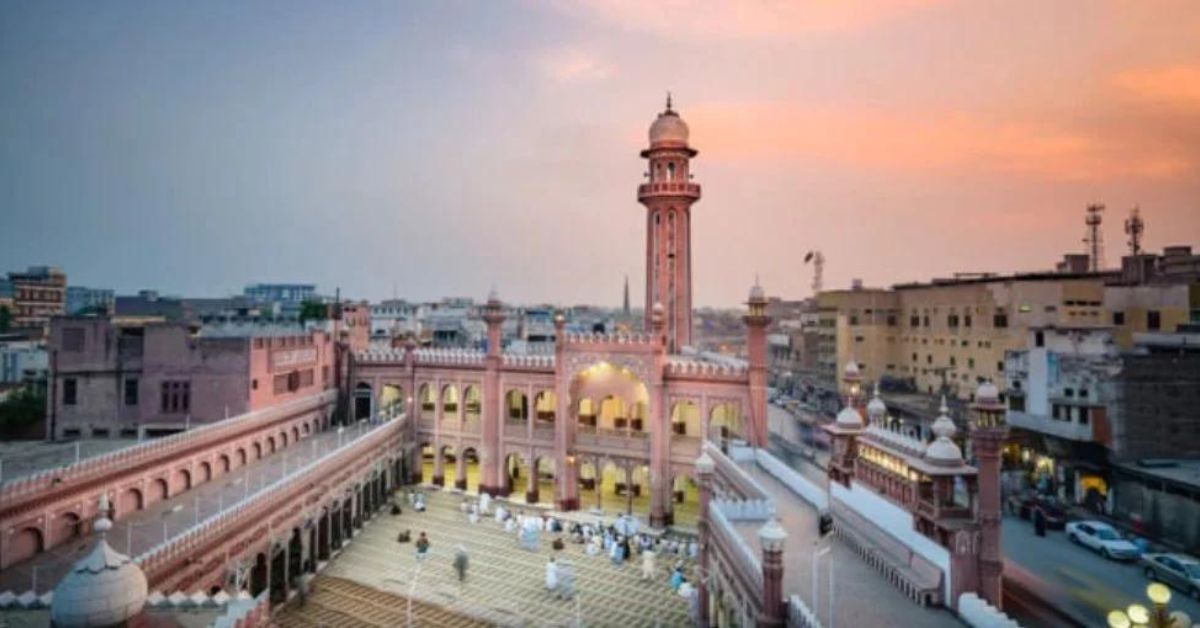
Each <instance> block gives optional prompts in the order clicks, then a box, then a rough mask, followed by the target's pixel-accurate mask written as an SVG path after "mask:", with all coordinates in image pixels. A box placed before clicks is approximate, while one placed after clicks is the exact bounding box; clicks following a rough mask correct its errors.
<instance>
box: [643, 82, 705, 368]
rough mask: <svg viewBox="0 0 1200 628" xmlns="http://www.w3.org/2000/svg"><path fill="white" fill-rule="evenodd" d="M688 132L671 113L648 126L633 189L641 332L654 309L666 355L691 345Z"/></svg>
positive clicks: (692, 198)
mask: <svg viewBox="0 0 1200 628" xmlns="http://www.w3.org/2000/svg"><path fill="white" fill-rule="evenodd" d="M695 156H696V151H695V150H693V149H692V148H691V147H689V146H688V127H687V124H686V123H684V121H683V119H682V118H680V117H679V114H678V113H675V110H674V109H671V96H670V94H668V95H667V109H666V111H663V112H662V113H660V114H658V118H656V119H655V120H654V124H651V125H650V148H647V149H646V150H643V151H642V157H644V158H646V159H647V160H649V162H650V163H649V171H648V172H647V173H646V176H647V177H649V182H647V183H643V184H641V185H639V186H638V201H639V202H640V203H641V204H642V205H645V206H646V312H645V316H646V329H650V328H651V321H650V316H651V313H652V311H653V309H654V305H655V304H658V303H661V304H662V306H663V311H664V313H665V314H666V316H665V318H666V337H667V351H668V352H672V353H673V352H677V351H678V350H679V348H680V347H683V346H685V345H690V344H691V343H692V246H691V241H692V203H695V202H696V201H698V200H700V185H699V184H697V183H692V176H691V173H690V168H689V160H690V159H691V158H692V157H695Z"/></svg>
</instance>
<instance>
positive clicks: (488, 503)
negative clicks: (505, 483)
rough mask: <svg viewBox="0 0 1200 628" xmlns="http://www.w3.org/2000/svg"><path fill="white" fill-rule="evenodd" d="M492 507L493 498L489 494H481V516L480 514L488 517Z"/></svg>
mask: <svg viewBox="0 0 1200 628" xmlns="http://www.w3.org/2000/svg"><path fill="white" fill-rule="evenodd" d="M491 507H492V496H491V495H488V494H487V493H483V494H481V495H480V496H479V514H480V516H483V517H486V516H487V514H488V509H490V508H491Z"/></svg>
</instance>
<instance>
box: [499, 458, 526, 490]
mask: <svg viewBox="0 0 1200 628" xmlns="http://www.w3.org/2000/svg"><path fill="white" fill-rule="evenodd" d="M528 473H529V469H528V467H527V465H526V464H525V463H524V461H523V460H522V459H521V456H520V454H508V455H507V456H505V457H504V473H503V476H504V477H503V478H502V484H503V486H502V487H501V488H502V489H503V493H504V494H505V495H511V494H513V493H514V492H518V493H519V492H521V491H523V490H525V484H524V483H522V481H521V479H522V478H523V477H527V476H528Z"/></svg>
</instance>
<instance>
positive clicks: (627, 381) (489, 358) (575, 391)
mask: <svg viewBox="0 0 1200 628" xmlns="http://www.w3.org/2000/svg"><path fill="white" fill-rule="evenodd" d="M648 139H649V145H648V147H647V148H646V149H644V150H642V151H641V156H642V157H643V158H644V159H646V160H647V162H648V168H647V172H646V175H645V176H646V180H645V181H644V182H642V183H641V184H640V185H638V187H637V198H638V201H639V202H641V204H642V205H644V206H645V208H646V219H645V220H646V222H645V225H646V227H645V231H646V261H645V263H646V295H645V298H646V303H647V307H646V308H645V321H644V330H645V332H644V333H616V334H592V333H585V334H576V333H568V332H567V331H566V330H565V321H564V320H563V318H562V316H557V317H556V318H555V330H556V334H555V338H556V343H555V346H554V352H553V354H552V355H538V356H528V355H515V354H508V353H506V352H505V351H504V349H503V347H502V346H501V334H500V330H501V324H502V323H503V321H504V316H503V308H502V304H501V302H500V300H499V298H498V297H497V295H496V294H495V293H493V294H491V295H490V296H489V298H488V301H487V305H486V306H485V312H484V320H485V321H486V323H487V326H488V343H487V349H486V351H476V352H473V351H463V350H439V349H426V348H418V347H417V346H416V345H415V344H414V343H413V342H412V341H411V340H410V341H408V342H407V343H404V342H396V343H389V344H387V345H384V346H376V345H372V346H369V347H367V348H365V349H364V350H362V351H359V352H357V354H356V355H355V356H354V358H353V360H352V363H351V365H350V368H349V370H350V374H349V377H348V378H347V380H346V381H347V382H348V384H349V385H350V386H351V387H352V388H353V390H346V391H344V392H345V394H347V395H354V396H355V398H356V399H358V400H361V401H362V402H363V403H360V404H356V407H358V408H361V410H363V411H365V412H378V411H379V410H381V409H387V408H393V409H395V408H397V407H398V406H402V409H404V410H407V411H408V412H409V413H410V416H412V417H415V418H416V419H417V420H416V421H413V422H412V426H413V430H414V433H413V434H412V435H411V436H412V439H411V442H412V443H413V444H414V446H416V447H418V448H419V452H420V453H419V454H417V453H416V452H414V457H413V458H410V459H422V460H423V461H424V464H423V465H422V466H421V468H418V469H414V472H415V473H416V474H417V475H418V476H422V477H424V479H426V480H431V481H432V482H433V483H434V484H438V485H443V484H444V485H447V486H450V485H453V486H457V487H459V488H463V489H467V490H469V491H472V492H474V491H481V492H487V493H489V494H492V495H506V496H507V495H511V494H514V493H516V494H517V495H520V494H521V493H523V494H524V496H525V499H526V500H527V501H529V502H531V503H536V502H542V503H546V504H548V505H553V506H555V507H557V508H559V509H562V510H574V509H578V508H592V507H599V508H601V509H608V510H610V511H611V510H614V509H619V508H621V507H622V506H623V507H624V509H626V510H628V511H631V512H633V513H634V514H637V515H641V516H644V517H645V518H646V519H647V520H648V521H649V522H650V523H651V524H652V525H664V524H669V523H671V522H673V521H674V520H675V514H676V511H677V510H679V511H681V512H684V513H687V514H686V515H685V519H690V520H691V521H692V522H694V516H695V505H696V491H695V482H694V477H693V473H694V469H693V466H694V465H693V463H694V461H695V460H696V457H697V456H698V455H699V453H700V447H701V443H702V442H703V440H704V438H705V437H706V436H707V437H708V439H709V440H715V441H718V442H727V441H730V440H740V441H745V442H748V443H750V444H752V445H755V446H762V445H764V444H765V442H766V437H767V424H766V412H767V402H766V385H767V384H766V382H767V378H766V367H767V364H766V327H767V324H768V322H769V318H768V317H767V316H766V314H765V310H766V296H765V294H764V292H763V290H762V288H761V287H759V286H757V285H756V286H754V288H753V289H752V290H751V291H750V296H749V301H748V306H749V312H748V314H747V315H746V316H745V317H744V321H745V325H746V334H747V346H748V348H749V352H748V360H740V359H734V358H730V357H728V356H722V355H715V354H707V353H701V352H697V351H695V350H693V349H692V348H691V344H692V332H693V330H692V247H691V235H692V229H691V227H692V206H693V204H695V203H696V202H697V201H699V200H700V195H701V193H700V184H699V183H697V182H696V181H695V177H694V175H693V173H692V169H691V167H692V160H693V159H694V158H695V157H696V155H697V151H696V149H694V148H692V146H691V145H690V144H689V143H688V125H687V123H686V122H684V120H683V118H682V117H680V115H679V113H678V112H677V111H675V110H674V109H673V108H672V106H671V100H670V98H669V97H668V99H667V106H666V109H665V110H664V111H662V112H661V113H660V114H658V116H657V117H656V118H655V120H654V122H653V123H652V124H651V125H650V132H649V138H648ZM367 400H369V403H367ZM606 497H607V499H608V501H607V502H606V501H605V499H606ZM622 502H624V504H623V503H622Z"/></svg>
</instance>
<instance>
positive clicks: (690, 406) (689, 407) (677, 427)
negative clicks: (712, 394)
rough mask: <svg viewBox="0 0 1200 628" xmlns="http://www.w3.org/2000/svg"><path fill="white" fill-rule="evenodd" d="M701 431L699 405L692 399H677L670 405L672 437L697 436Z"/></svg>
mask: <svg viewBox="0 0 1200 628" xmlns="http://www.w3.org/2000/svg"><path fill="white" fill-rule="evenodd" d="M702 432H703V427H702V426H701V423H700V407H699V406H697V405H696V403H695V402H694V401H677V402H675V405H673V406H671V436H672V437H679V436H682V437H689V438H699V437H700V436H701V435H702Z"/></svg>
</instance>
